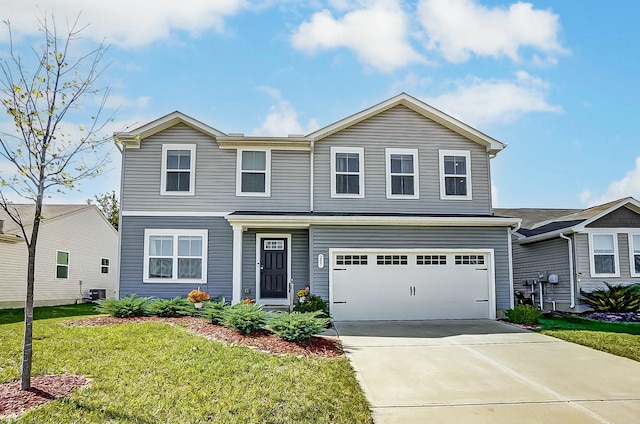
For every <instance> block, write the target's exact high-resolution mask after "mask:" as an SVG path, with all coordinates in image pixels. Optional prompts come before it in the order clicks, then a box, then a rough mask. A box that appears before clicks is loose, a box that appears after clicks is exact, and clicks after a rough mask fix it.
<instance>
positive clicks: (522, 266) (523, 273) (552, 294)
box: [513, 237, 571, 310]
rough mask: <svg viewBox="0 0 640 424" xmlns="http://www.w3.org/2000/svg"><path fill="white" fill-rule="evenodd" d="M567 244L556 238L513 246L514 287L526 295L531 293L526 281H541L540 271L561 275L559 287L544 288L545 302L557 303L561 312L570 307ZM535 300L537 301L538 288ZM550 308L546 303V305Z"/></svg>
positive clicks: (514, 244)
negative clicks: (537, 279) (539, 277)
mask: <svg viewBox="0 0 640 424" xmlns="http://www.w3.org/2000/svg"><path fill="white" fill-rule="evenodd" d="M568 243H569V242H568V241H567V240H564V239H561V238H559V237H558V238H555V239H551V240H545V241H541V242H538V243H532V244H518V243H513V288H514V290H519V291H521V292H522V293H523V294H524V295H525V296H529V294H530V293H531V286H525V285H524V281H525V280H529V279H534V278H538V275H539V273H540V272H543V271H547V272H548V273H549V274H556V275H557V276H558V284H545V285H544V290H545V291H544V300H545V301H547V302H549V301H552V300H553V301H555V302H556V307H557V308H558V309H561V310H562V309H567V308H568V306H569V305H570V304H571V274H570V272H569V245H568ZM535 290H536V299H537V298H538V288H535ZM545 307H547V304H545Z"/></svg>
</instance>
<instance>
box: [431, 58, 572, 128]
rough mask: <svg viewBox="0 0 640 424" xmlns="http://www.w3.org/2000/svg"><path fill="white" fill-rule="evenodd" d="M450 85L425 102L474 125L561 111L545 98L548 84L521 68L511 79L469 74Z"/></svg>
mask: <svg viewBox="0 0 640 424" xmlns="http://www.w3.org/2000/svg"><path fill="white" fill-rule="evenodd" d="M454 86H455V89H454V90H453V91H451V92H449V93H445V94H442V95H440V96H436V97H427V98H426V101H427V103H429V104H431V105H433V106H434V107H436V108H438V109H441V110H442V111H444V112H446V113H448V114H450V115H452V116H455V117H456V118H458V119H460V120H461V121H463V122H466V123H469V124H470V125H474V126H475V125H489V124H492V123H496V122H510V121H513V120H514V119H516V118H518V117H519V116H521V115H523V114H525V113H530V112H551V113H559V112H562V108H561V107H560V106H557V105H552V104H550V103H549V102H548V101H547V99H546V95H547V91H548V88H549V87H548V84H547V83H546V82H544V81H542V80H541V79H540V78H537V77H534V76H531V75H529V74H528V73H526V72H523V71H519V72H518V73H517V74H516V78H515V79H514V80H499V79H487V80H485V79H480V78H476V77H470V78H467V79H465V80H463V81H457V82H454Z"/></svg>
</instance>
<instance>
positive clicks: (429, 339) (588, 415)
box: [335, 320, 640, 424]
mask: <svg viewBox="0 0 640 424" xmlns="http://www.w3.org/2000/svg"><path fill="white" fill-rule="evenodd" d="M335 327H336V330H337V332H338V336H339V337H340V340H341V341H342V344H343V346H344V348H345V351H346V353H347V356H348V357H349V360H350V361H351V364H352V365H353V368H354V369H355V371H356V375H357V378H358V380H359V382H360V384H361V386H362V388H363V390H364V392H365V395H366V396H367V399H368V400H369V402H370V403H371V406H372V409H373V413H374V421H375V423H376V424H382V423H386V424H392V423H403V424H407V423H430V424H431V423H465V424H467V423H468V424H472V423H488V424H489V423H491V424H497V423H510V424H511V423H517V424H525V423H545V424H553V423H562V424H564V423H567V424H570V423H580V424H589V423H615V424H622V423H630V424H631V423H640V362H636V361H632V360H630V359H626V358H620V357H617V356H614V355H610V354H607V353H604V352H599V351H596V350H593V349H589V348H586V347H583V346H579V345H576V344H573V343H568V342H564V341H562V340H558V339H554V338H552V337H547V336H543V335H541V334H536V333H532V332H529V331H526V330H522V329H520V328H517V327H514V326H511V325H508V324H505V323H502V322H497V321H489V320H473V321H457V320H448V321H364V322H337V323H335Z"/></svg>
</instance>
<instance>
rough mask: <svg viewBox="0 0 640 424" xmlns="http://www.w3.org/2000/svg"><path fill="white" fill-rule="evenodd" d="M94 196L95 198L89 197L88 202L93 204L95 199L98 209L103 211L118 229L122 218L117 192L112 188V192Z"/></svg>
mask: <svg viewBox="0 0 640 424" xmlns="http://www.w3.org/2000/svg"><path fill="white" fill-rule="evenodd" d="M93 197H94V198H93V199H87V204H88V205H91V204H93V202H94V200H95V203H96V206H98V209H100V210H101V211H102V213H103V214H104V216H105V217H106V218H107V220H108V221H109V222H110V223H111V225H113V228H115V229H116V230H117V229H118V221H119V219H120V204H119V203H118V196H116V192H115V191H113V190H111V193H104V194H98V195H95V196H93Z"/></svg>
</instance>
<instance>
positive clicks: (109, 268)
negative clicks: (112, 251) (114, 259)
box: [100, 258, 111, 274]
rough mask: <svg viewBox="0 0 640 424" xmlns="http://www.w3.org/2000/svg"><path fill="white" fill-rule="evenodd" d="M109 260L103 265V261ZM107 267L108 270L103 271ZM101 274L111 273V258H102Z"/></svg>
mask: <svg viewBox="0 0 640 424" xmlns="http://www.w3.org/2000/svg"><path fill="white" fill-rule="evenodd" d="M105 259H106V260H107V265H103V264H102V261H104V260H105ZM103 268H106V269H107V272H102V269H103ZM100 274H111V258H100Z"/></svg>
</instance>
